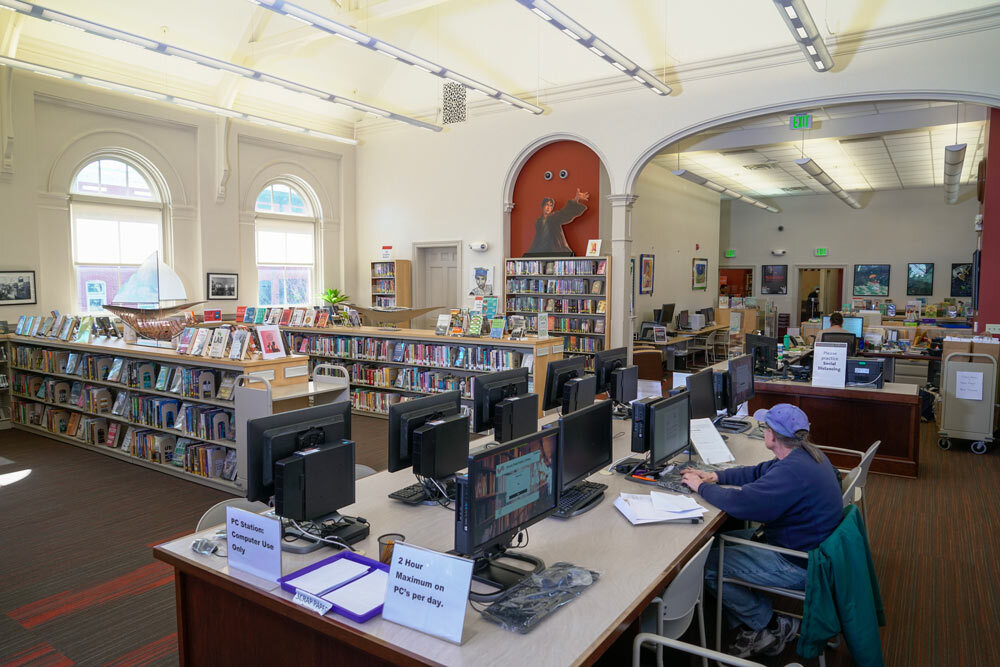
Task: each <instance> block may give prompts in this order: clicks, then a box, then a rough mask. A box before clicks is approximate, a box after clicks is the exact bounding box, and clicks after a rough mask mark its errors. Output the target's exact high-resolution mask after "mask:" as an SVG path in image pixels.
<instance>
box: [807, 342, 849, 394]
mask: <svg viewBox="0 0 1000 667" xmlns="http://www.w3.org/2000/svg"><path fill="white" fill-rule="evenodd" d="M846 378H847V343H816V344H815V345H814V346H813V376H812V385H813V386H814V387H839V388H843V387H844V385H845V382H846Z"/></svg>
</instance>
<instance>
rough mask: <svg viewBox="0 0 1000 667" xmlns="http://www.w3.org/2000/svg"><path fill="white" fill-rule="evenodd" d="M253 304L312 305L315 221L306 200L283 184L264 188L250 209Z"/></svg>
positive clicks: (283, 182)
mask: <svg viewBox="0 0 1000 667" xmlns="http://www.w3.org/2000/svg"><path fill="white" fill-rule="evenodd" d="M254 210H255V212H256V216H255V220H254V224H255V229H256V241H257V243H256V245H257V301H258V303H260V305H262V306H304V305H309V304H311V303H312V302H313V300H314V298H313V285H314V282H315V276H314V273H315V269H316V218H315V216H314V214H313V210H312V206H311V205H310V204H309V199H308V198H307V197H306V196H305V195H304V194H303V193H302V191H301V190H300V189H299V188H298V187H296V186H295V185H293V184H291V183H289V182H287V181H275V182H273V183H270V184H268V185H267V186H266V187H264V189H262V190H261V191H260V194H258V195H257V201H256V204H255V206H254Z"/></svg>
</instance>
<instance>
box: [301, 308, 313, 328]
mask: <svg viewBox="0 0 1000 667" xmlns="http://www.w3.org/2000/svg"><path fill="white" fill-rule="evenodd" d="M315 324H316V309H315V308H306V313H305V316H304V317H303V319H302V326H304V327H311V326H313V325H315Z"/></svg>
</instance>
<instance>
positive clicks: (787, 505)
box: [698, 448, 844, 551]
mask: <svg viewBox="0 0 1000 667" xmlns="http://www.w3.org/2000/svg"><path fill="white" fill-rule="evenodd" d="M717 474H718V476H719V484H702V485H701V486H700V487H699V488H698V493H700V494H701V497H702V498H704V499H705V500H707V501H708V502H710V503H712V504H713V505H715V506H716V507H718V508H719V509H720V510H722V511H723V512H725V513H726V514H729V515H730V516H733V517H735V518H737V519H744V520H747V521H759V522H761V523H763V524H764V539H765V541H766V542H767V543H768V544H772V545H774V546H777V547H785V548H786V549H795V550H796V551H811V550H812V549H815V548H816V547H818V546H819V544H820V542H822V541H823V540H825V539H826V538H827V537H828V536H829V535H830V533H832V532H833V531H834V529H835V528H836V527H837V526H838V525H839V524H840V519H841V517H842V515H843V512H844V503H843V496H842V493H841V490H840V482H839V481H838V479H837V471H836V470H834V468H833V466H832V465H831V464H830V461H829V460H827V458H826V456H823V462H822V463H817V462H816V460H815V459H814V458H813V457H812V456H810V455H809V452H807V451H805V450H804V449H801V448H796V449H793V450H792V452H791V453H790V454H789V455H788V456H786V457H785V458H784V459H781V460H780V461H779V460H778V459H772V460H770V461H765V462H764V463H761V464H758V465H756V466H744V467H742V468H729V469H728V470H720V471H719V472H718V473H717ZM722 484H729V485H732V486H739V487H741V488H738V489H724V488H722V486H721V485H722Z"/></svg>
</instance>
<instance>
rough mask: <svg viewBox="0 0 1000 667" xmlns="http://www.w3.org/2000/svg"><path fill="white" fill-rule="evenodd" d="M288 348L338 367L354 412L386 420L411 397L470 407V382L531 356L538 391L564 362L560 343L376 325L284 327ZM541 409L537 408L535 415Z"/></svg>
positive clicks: (315, 361) (312, 361) (518, 363)
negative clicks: (452, 400)
mask: <svg viewBox="0 0 1000 667" xmlns="http://www.w3.org/2000/svg"><path fill="white" fill-rule="evenodd" d="M282 331H283V332H284V333H285V336H286V338H287V341H286V342H287V343H288V346H289V349H290V350H294V351H295V352H297V353H299V354H308V355H309V357H310V363H311V364H313V365H315V364H317V363H323V362H327V363H329V362H333V363H339V364H342V365H343V366H345V367H346V368H347V370H348V372H349V374H350V376H351V382H350V386H351V402H352V409H353V411H354V412H355V413H357V414H363V415H369V416H376V417H384V416H385V415H386V414H387V413H388V410H389V405H391V404H392V403H396V402H399V401H402V400H406V399H409V398H417V397H419V396H425V395H429V394H434V393H439V392H442V391H450V390H452V389H458V390H459V391H461V392H462V404H463V405H465V406H467V407H469V408H471V407H472V378H473V377H474V376H476V375H481V374H483V373H489V372H492V371H498V370H507V369H509V368H519V367H521V366H522V365H523V364H524V363H525V362H526V359H527V355H529V354H530V355H531V357H530V362H529V363H530V364H531V376H532V379H536V378H537V382H538V383H539V384H538V385H536V386H535V389H534V391H535V392H536V393H539V392H541V391H542V385H544V383H545V369H546V367H547V366H548V363H549V362H550V361H554V360H556V359H560V358H562V353H561V351H559V350H558V347H557V346H556V345H555V343H556V342H557V341H558V339H555V340H554V339H552V338H548V339H543V340H539V339H538V338H535V337H532V338H528V339H526V340H511V339H510V338H502V339H493V338H488V337H484V338H474V337H468V336H437V335H434V333H433V332H430V331H428V330H426V329H396V330H390V331H387V330H384V329H379V328H376V327H325V328H309V327H282ZM540 416H542V415H541V410H540V409H539V417H540Z"/></svg>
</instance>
